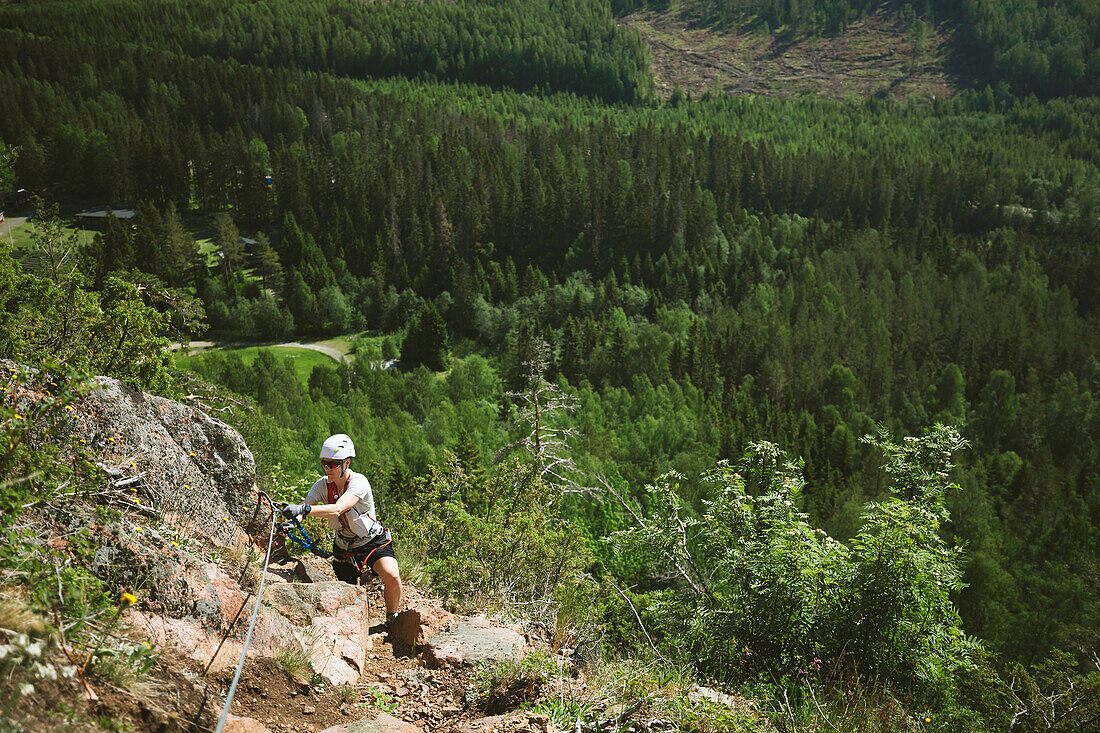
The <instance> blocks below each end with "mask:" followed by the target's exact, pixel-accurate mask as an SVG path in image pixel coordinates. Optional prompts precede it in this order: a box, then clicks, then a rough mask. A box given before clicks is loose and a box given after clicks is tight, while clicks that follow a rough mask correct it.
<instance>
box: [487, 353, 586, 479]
mask: <svg viewBox="0 0 1100 733" xmlns="http://www.w3.org/2000/svg"><path fill="white" fill-rule="evenodd" d="M549 365H550V346H549V345H548V344H547V343H546V342H545V341H543V340H541V339H537V338H536V339H534V342H533V348H532V349H531V353H530V355H529V356H528V357H527V358H524V359H523V360H522V361H521V363H520V365H519V370H520V372H521V374H522V382H523V383H524V384H526V385H527V386H526V388H525V389H522V390H517V391H511V392H506V393H505V394H506V395H507V396H508V397H511V398H512V399H513V400H514V401H515V402H516V403H517V405H518V410H519V421H520V422H522V423H523V424H524V425H526V426H527V428H528V430H527V432H526V433H525V434H524V435H523V436H522V437H521V438H520V439H519V440H517V441H516V442H514V443H511V444H509V445H506V446H504V448H502V449H501V450H500V451H499V452H498V453H497V456H496V457H497V460H499V459H500V458H501V457H502V456H503V455H504V454H506V453H508V452H510V451H512V450H514V449H516V448H523V449H524V450H526V451H527V452H528V453H529V454H530V455H531V457H532V458H534V460H535V463H536V465H537V466H538V471H539V477H540V478H541V479H542V480H543V482H544V483H546V484H547V485H548V486H550V487H552V488H554V489H556V490H557V491H558V492H559V493H562V494H568V493H581V492H593V491H595V489H594V488H592V487H591V486H587V485H586V481H585V476H584V473H583V472H582V471H581V469H580V468H579V467H578V466H577V464H576V462H575V461H574V460H573V457H572V454H571V450H572V444H574V443H575V442H576V440H577V439H578V438H579V435H580V433H579V432H578V431H577V429H576V428H574V427H573V426H572V425H568V424H565V423H564V416H565V415H568V414H570V413H572V412H574V411H575V410H576V409H577V399H576V397H573V396H572V395H568V394H566V393H565V392H563V391H562V390H561V388H560V387H558V385H556V384H553V383H552V382H549V381H548V380H547V379H546V372H547V369H548V367H549Z"/></svg>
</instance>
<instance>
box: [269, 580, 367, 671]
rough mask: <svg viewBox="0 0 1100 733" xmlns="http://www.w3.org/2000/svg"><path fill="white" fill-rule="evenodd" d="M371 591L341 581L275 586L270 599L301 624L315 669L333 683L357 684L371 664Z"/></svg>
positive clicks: (304, 639) (299, 630) (274, 606)
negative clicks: (368, 608) (368, 647)
mask: <svg viewBox="0 0 1100 733" xmlns="http://www.w3.org/2000/svg"><path fill="white" fill-rule="evenodd" d="M366 598H367V590H366V589H365V588H363V587H361V586H357V585H348V584H347V583H342V582H340V581H338V580H329V581H325V582H322V583H275V584H273V585H272V586H271V587H270V591H265V600H266V601H267V602H269V603H270V604H271V607H272V608H273V609H274V610H276V611H278V612H279V613H280V614H281V616H283V617H285V618H287V619H290V620H291V621H292V622H294V623H295V624H298V625H299V627H300V628H299V629H298V634H297V635H298V638H299V639H301V641H302V644H303V646H304V648H305V650H306V653H307V654H309V660H310V662H311V663H312V664H313V669H314V670H315V671H316V672H318V673H319V674H320V675H321V676H322V677H324V678H325V679H327V680H328V681H329V682H330V683H332V684H336V685H339V684H347V685H354V684H355V683H356V682H358V681H359V676H360V674H361V673H362V670H363V667H364V664H365V662H366V645H367V637H368V630H367V617H366V613H365V612H366Z"/></svg>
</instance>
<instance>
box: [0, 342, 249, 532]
mask: <svg viewBox="0 0 1100 733" xmlns="http://www.w3.org/2000/svg"><path fill="white" fill-rule="evenodd" d="M16 371H25V370H24V369H23V368H21V367H19V366H18V365H17V364H15V363H14V362H12V361H9V360H6V359H4V360H0V379H2V380H4V381H6V380H7V379H8V378H10V377H11V376H12V374H13V373H14V372H16ZM24 383H25V384H26V382H24ZM89 386H90V387H91V388H90V389H89V390H88V392H87V393H86V394H85V395H83V396H82V397H81V398H80V399H78V400H77V401H75V402H74V403H73V404H72V408H73V409H72V410H69V411H67V412H66V416H67V417H66V421H65V423H64V425H63V426H62V427H61V430H60V432H59V434H58V436H57V439H58V440H59V441H60V442H61V443H62V444H63V445H64V444H66V443H67V442H68V438H69V437H72V438H73V439H75V441H76V442H77V444H79V445H80V447H81V448H83V449H84V450H86V451H88V452H89V453H90V454H91V455H92V456H93V457H94V460H95V461H97V462H98V463H99V464H100V465H102V466H103V467H104V468H105V469H106V470H107V472H108V475H109V476H111V478H112V481H113V482H114V483H115V484H116V485H122V486H125V488H126V489H127V491H126V494H127V496H129V497H130V498H131V499H132V501H131V503H132V510H133V511H135V512H139V513H140V512H143V511H144V512H148V511H150V510H156V511H157V512H159V514H160V516H161V517H162V518H164V519H165V520H166V521H168V522H169V523H170V524H173V525H175V526H177V527H178V528H181V529H183V528H186V529H188V530H191V531H194V532H199V533H201V534H204V535H206V536H208V537H210V538H212V539H215V540H218V541H221V542H223V543H225V544H230V543H232V541H234V540H235V539H236V537H237V534H238V532H239V531H240V529H239V526H238V524H237V522H236V521H234V520H241V519H247V518H248V516H249V515H250V513H251V510H252V508H253V506H254V505H255V500H256V492H255V488H254V486H255V474H256V462H255V459H254V458H253V457H252V452H251V451H250V450H249V449H248V446H247V445H246V444H245V442H244V439H243V438H242V437H241V435H240V433H238V432H237V431H236V430H234V429H233V428H231V427H230V426H228V425H226V424H225V423H224V422H222V421H221V420H218V419H216V418H214V417H211V416H210V415H208V414H206V413H205V412H203V411H202V410H200V409H199V408H197V407H193V406H191V405H186V404H183V403H180V402H176V401H174V400H170V399H167V398H164V397H157V396H154V395H150V394H147V393H145V392H142V391H141V390H139V389H135V388H133V387H131V386H129V385H127V384H124V383H122V382H120V381H119V380H117V379H112V378H110V377H95V378H93V379H92V380H90V383H89ZM41 398H42V395H40V394H37V393H35V392H34V391H33V387H32V386H31V385H29V384H28V385H27V388H26V389H24V390H22V391H21V392H20V393H19V394H17V395H16V399H17V400H19V401H21V402H22V403H27V402H29V401H35V400H38V399H41Z"/></svg>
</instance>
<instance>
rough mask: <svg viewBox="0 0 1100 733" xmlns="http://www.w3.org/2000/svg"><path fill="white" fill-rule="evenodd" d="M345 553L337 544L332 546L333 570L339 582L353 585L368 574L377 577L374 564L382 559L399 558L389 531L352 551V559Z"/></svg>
mask: <svg viewBox="0 0 1100 733" xmlns="http://www.w3.org/2000/svg"><path fill="white" fill-rule="evenodd" d="M345 552H347V551H345V550H342V549H340V547H339V546H337V545H335V544H334V545H333V546H332V569H333V570H334V571H335V572H336V578H337V579H338V580H342V581H344V582H345V583H350V584H351V585H356V584H358V583H359V580H360V578H361V577H362V576H364V575H366V574H367V573H370V574H372V575H375V576H377V575H378V573H376V572H374V564H375V563H376V562H378V561H379V560H381V559H382V558H384V557H392V558H394V559H396V558H397V555H395V554H394V552H393V541H392V539H391V537H390V532H389V530H386V531H385V532H383V533H382V534H380V535H378V536H377V537H375V538H374V539H373V540H371V541H370V542H368V543H366V544H365V545H360V546H359V547H356V548H354V549H352V550H351V551H350V557H349V556H348V555H345V554H344V553H345Z"/></svg>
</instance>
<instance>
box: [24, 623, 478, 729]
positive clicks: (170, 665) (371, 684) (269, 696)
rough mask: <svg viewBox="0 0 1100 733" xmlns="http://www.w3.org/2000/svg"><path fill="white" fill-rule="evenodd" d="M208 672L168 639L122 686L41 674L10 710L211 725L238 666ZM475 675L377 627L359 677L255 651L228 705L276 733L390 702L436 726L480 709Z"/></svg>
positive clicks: (31, 720)
mask: <svg viewBox="0 0 1100 733" xmlns="http://www.w3.org/2000/svg"><path fill="white" fill-rule="evenodd" d="M203 672H204V670H203V665H202V664H201V663H199V662H197V661H195V660H193V659H187V658H184V657H182V656H181V655H180V654H178V653H176V652H174V651H172V650H170V649H165V650H161V651H160V653H159V656H158V659H157V661H156V663H155V664H154V665H153V667H152V669H150V670H149V672H148V673H147V674H146V675H145V676H144V677H142V678H141V679H140V680H138V681H137V682H135V683H133V684H131V685H128V686H127V687H126V688H125V689H123V688H119V687H115V686H113V685H111V684H110V683H108V682H106V681H105V680H102V679H96V678H95V676H89V682H90V683H91V686H92V688H93V689H94V690H95V693H96V695H97V697H98V699H97V700H95V701H89V700H87V699H86V698H85V696H84V693H83V691H82V689H81V685H80V683H79V681H78V680H77V679H76V678H72V679H59V680H57V681H53V682H47V683H42V682H39V683H38V684H37V685H36V689H35V693H34V694H33V695H31V696H26V697H24V698H22V699H21V700H20V702H19V704H18V706H17V708H16V709H15V710H13V711H11V712H12V713H13V715H12V716H11V717H12V718H13V719H15V720H18V721H19V722H20V723H21V724H22V725H23V727H24V729H25V730H27V731H31V732H33V733H37V732H38V731H71V732H72V733H85V732H86V731H102V730H125V731H131V732H132V733H136V732H138V731H148V732H150V733H170V732H172V733H174V732H176V731H181V732H183V731H186V732H194V733H198V732H200V731H202V732H205V731H212V730H214V729H215V727H216V726H217V722H218V717H219V716H220V715H221V711H222V705H223V704H224V701H225V697H226V695H227V693H228V692H229V687H230V685H231V684H232V680H233V675H234V673H235V672H236V667H235V665H234V666H233V667H230V668H226V669H223V670H219V671H217V672H212V673H210V674H208V675H204V674H203ZM307 677H308V675H307ZM474 681H475V673H474V672H473V671H472V670H469V669H442V670H429V669H426V668H424V667H422V666H421V665H420V664H419V660H418V659H417V658H416V656H414V655H413V654H412V650H410V649H408V648H407V647H404V646H403V645H401V644H400V642H398V643H397V644H396V645H395V644H394V643H392V642H391V641H390V639H389V637H388V635H387V634H386V633H384V632H380V633H376V634H375V644H374V649H373V650H372V651H370V652H368V653H367V660H366V666H365V668H364V669H363V671H362V677H361V679H360V681H359V683H358V684H356V685H355V686H354V687H345V686H340V685H337V686H334V685H328V684H311V682H309V681H305V680H299V679H295V678H294V677H292V676H291V674H289V673H288V672H287V671H286V670H285V669H284V667H283V665H282V663H281V662H279V661H278V660H276V659H273V658H271V657H262V656H256V657H249V658H248V659H247V661H246V662H245V665H244V668H243V670H242V673H241V678H240V681H239V683H238V685H237V689H236V692H235V694H234V697H233V705H232V707H231V709H230V713H231V714H232V715H234V716H237V717H241V718H252V719H254V720H256V721H259V722H260V723H261V724H263V725H264V726H265V727H267V728H268V729H269V730H271V731H273V732H274V733H313V732H315V731H321V730H324V729H326V728H329V727H332V726H334V725H339V724H342V723H350V722H353V721H357V720H362V719H364V718H373V717H375V716H376V715H377V714H378V712H379V711H384V712H387V713H389V714H390V715H392V716H394V717H396V718H400V719H401V720H405V721H406V722H410V723H413V724H415V725H417V726H419V727H420V728H421V729H423V730H424V731H425V732H426V733H431V732H432V731H436V730H450V729H451V728H452V727H453V726H454V725H455V724H457V723H459V722H461V721H464V720H474V719H477V718H480V717H482V716H483V714H484V710H483V706H484V701H479V700H478V699H476V696H474V697H471V692H470V691H471V690H472V689H474ZM59 701H62V702H60V703H59ZM43 703H45V704H43Z"/></svg>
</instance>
